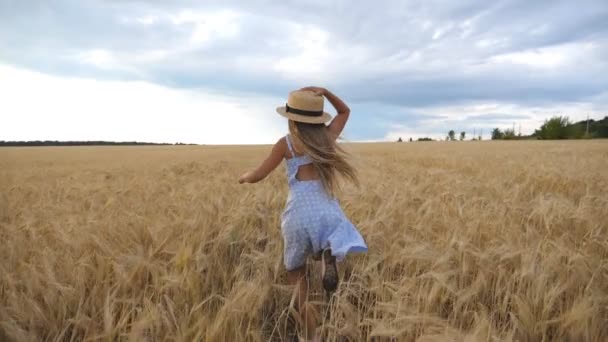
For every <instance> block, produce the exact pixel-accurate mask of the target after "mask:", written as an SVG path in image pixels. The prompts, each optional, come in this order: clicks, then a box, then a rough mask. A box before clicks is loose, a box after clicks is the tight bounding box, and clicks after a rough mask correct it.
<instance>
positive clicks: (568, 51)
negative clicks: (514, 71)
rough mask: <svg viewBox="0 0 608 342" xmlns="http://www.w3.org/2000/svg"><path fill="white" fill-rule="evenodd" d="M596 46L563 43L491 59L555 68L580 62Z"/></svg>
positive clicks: (592, 51) (496, 61) (534, 66)
mask: <svg viewBox="0 0 608 342" xmlns="http://www.w3.org/2000/svg"><path fill="white" fill-rule="evenodd" d="M596 48H597V47H596V46H594V45H593V44H591V43H587V42H580V43H572V44H563V45H558V46H551V47H547V48H539V49H530V50H526V51H519V52H512V53H505V54H501V55H496V56H493V57H491V58H490V61H491V62H494V63H498V64H516V65H525V66H529V67H533V68H541V69H554V68H558V67H564V66H568V65H575V64H577V63H580V62H581V61H582V60H585V58H586V57H588V56H590V55H593V54H594V53H595V51H594V50H595V49H596Z"/></svg>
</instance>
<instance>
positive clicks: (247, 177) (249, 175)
mask: <svg viewBox="0 0 608 342" xmlns="http://www.w3.org/2000/svg"><path fill="white" fill-rule="evenodd" d="M252 180H253V172H252V171H247V172H245V173H244V174H243V175H242V176H241V177H239V184H243V183H253V182H252Z"/></svg>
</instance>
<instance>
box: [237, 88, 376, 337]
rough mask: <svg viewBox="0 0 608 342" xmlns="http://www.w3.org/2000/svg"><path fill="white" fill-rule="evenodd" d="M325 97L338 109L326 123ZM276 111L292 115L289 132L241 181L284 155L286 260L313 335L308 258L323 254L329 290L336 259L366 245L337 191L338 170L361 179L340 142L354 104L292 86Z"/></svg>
mask: <svg viewBox="0 0 608 342" xmlns="http://www.w3.org/2000/svg"><path fill="white" fill-rule="evenodd" d="M324 97H327V99H328V100H329V102H330V103H331V104H332V105H333V106H334V108H335V109H336V111H337V112H338V115H337V116H336V117H335V118H334V119H333V121H331V123H330V124H329V125H328V126H326V125H325V123H326V122H328V121H330V120H331V115H329V114H328V113H326V112H324V111H323V102H324ZM277 112H278V113H279V114H281V115H282V116H284V117H286V118H287V119H289V134H288V135H286V136H285V137H283V138H281V139H279V141H278V142H277V143H276V144H275V145H274V147H273V148H272V152H271V153H270V155H269V156H268V158H266V160H265V161H264V162H263V163H262V164H261V165H260V166H259V167H258V168H257V169H255V170H253V171H249V172H246V173H245V174H244V175H242V176H241V177H240V178H239V183H256V182H259V181H261V180H262V179H264V178H265V177H266V176H267V175H268V174H269V173H270V172H272V171H273V170H274V169H275V168H276V167H277V166H278V165H279V164H280V163H281V161H282V160H283V159H285V162H286V164H287V180H288V183H289V196H288V198H287V204H286V206H285V211H284V212H283V215H282V216H281V232H282V233H283V239H284V256H283V257H284V260H283V261H284V264H285V268H286V269H287V281H288V282H289V284H290V285H296V289H297V291H298V296H297V300H296V305H297V309H298V310H299V312H300V315H301V317H302V318H303V319H304V322H305V324H306V326H305V327H304V335H306V336H310V335H311V334H314V330H315V323H314V318H313V316H312V314H310V313H309V310H307V308H306V304H305V300H306V298H307V296H308V283H307V281H306V279H305V278H306V258H307V257H308V256H309V255H312V256H313V258H314V259H316V260H318V259H321V261H322V262H321V268H322V279H323V288H324V289H325V291H327V293H328V294H329V293H331V292H333V291H335V289H336V288H337V286H338V270H337V267H336V260H337V261H341V260H342V259H344V257H345V256H346V254H347V253H349V252H365V251H367V246H366V244H365V241H363V238H362V237H361V235H360V234H359V232H358V231H357V229H356V228H355V226H353V224H352V223H351V222H350V221H349V220H348V219H347V218H346V216H345V215H344V213H343V212H342V209H341V208H340V205H339V204H338V201H337V200H336V199H335V197H334V196H335V194H336V192H337V190H338V187H339V186H338V182H337V179H336V177H337V175H338V174H340V175H342V176H343V177H345V178H347V179H348V180H350V181H353V182H355V183H357V175H356V172H355V169H354V168H353V167H352V166H351V165H350V164H348V162H347V161H346V159H345V153H344V151H343V150H342V149H341V148H340V147H338V146H337V145H336V139H337V138H338V136H339V135H340V133H341V132H342V130H343V129H344V126H345V125H346V121H347V120H348V116H349V114H350V109H349V108H348V106H347V105H346V104H345V103H344V102H342V100H340V99H339V98H338V97H337V96H336V95H334V94H332V93H331V92H330V91H329V90H327V89H324V88H319V87H306V88H302V89H300V90H296V91H293V92H291V93H290V94H289V97H288V100H287V104H286V105H285V106H281V107H278V108H277ZM315 338H318V337H316V335H315Z"/></svg>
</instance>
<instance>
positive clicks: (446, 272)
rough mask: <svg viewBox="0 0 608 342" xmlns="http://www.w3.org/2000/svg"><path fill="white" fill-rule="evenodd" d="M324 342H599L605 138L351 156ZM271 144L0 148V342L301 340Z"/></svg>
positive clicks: (607, 273)
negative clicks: (342, 241) (354, 249)
mask: <svg viewBox="0 0 608 342" xmlns="http://www.w3.org/2000/svg"><path fill="white" fill-rule="evenodd" d="M347 149H348V150H349V151H351V152H352V153H353V155H354V158H355V163H356V165H357V167H358V168H359V172H360V176H361V183H362V184H361V186H360V187H359V188H354V187H352V186H347V187H346V188H345V191H344V192H343V193H342V195H341V196H340V200H341V204H342V206H343V208H344V210H345V212H346V214H347V215H348V216H349V217H350V218H351V220H352V221H353V222H354V223H355V224H356V225H357V226H358V227H359V229H360V231H361V232H362V234H363V235H364V237H365V239H366V241H367V242H368V244H369V249H370V251H369V253H367V254H366V255H359V256H349V258H348V259H347V261H345V262H344V263H342V264H341V265H340V273H341V276H342V278H343V282H342V283H341V285H340V288H339V290H338V292H337V293H336V294H335V295H334V297H333V298H332V300H331V301H330V302H329V303H326V302H325V300H324V298H323V296H322V293H321V287H320V281H319V275H318V267H317V266H316V265H314V263H313V262H312V261H311V262H310V265H311V266H312V267H311V268H310V282H311V291H312V292H311V298H310V300H311V302H312V305H313V306H314V307H315V308H316V310H317V312H318V317H319V322H320V324H321V326H322V330H323V333H324V335H325V338H326V340H328V341H336V340H352V341H359V340H378V341H383V340H399V341H414V340H418V341H498V340H501V341H503V340H504V341H554V340H570V341H605V340H607V339H608V223H607V218H608V191H607V190H608V172H607V171H606V170H608V141H568V142H464V143H462V142H459V143H413V144H410V143H403V144H396V143H395V144H352V145H349V146H347ZM268 151H269V147H268V146H249V147H247V146H240V147H237V146H234V147H210V146H209V147H65V148H4V149H0V177H1V178H0V190H1V193H0V241H1V242H0V243H1V245H0V340H9V341H12V340H14V341H33V340H48V341H80V340H133V341H140V340H150V341H155V340H179V341H191V340H207V341H266V340H273V341H274V340H276V341H279V340H291V339H293V338H294V337H295V336H296V330H297V324H296V321H297V320H298V315H297V313H296V312H295V310H294V309H293V307H292V306H290V303H293V302H292V289H291V288H290V287H288V286H286V285H285V281H284V278H285V271H284V269H283V266H282V260H281V256H282V239H281V235H280V229H279V216H280V213H281V211H282V209H283V205H284V202H285V199H286V194H287V185H286V181H285V175H284V172H285V171H284V167H283V166H281V167H279V168H278V169H277V170H276V171H275V172H274V173H273V174H272V175H271V176H270V177H269V178H268V179H267V180H265V181H264V182H262V183H261V184H256V185H238V184H237V182H236V180H237V176H238V175H240V174H241V173H242V172H243V171H244V170H246V169H248V168H250V167H252V166H255V165H256V164H257V163H258V162H259V161H260V160H261V158H263V157H264V156H265V154H266V153H267V152H268Z"/></svg>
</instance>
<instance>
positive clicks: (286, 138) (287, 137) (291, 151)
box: [285, 134, 296, 158]
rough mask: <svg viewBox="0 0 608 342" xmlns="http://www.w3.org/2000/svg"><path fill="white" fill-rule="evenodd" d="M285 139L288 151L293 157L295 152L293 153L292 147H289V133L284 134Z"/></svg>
mask: <svg viewBox="0 0 608 342" xmlns="http://www.w3.org/2000/svg"><path fill="white" fill-rule="evenodd" d="M285 141H287V148H289V152H290V153H291V157H292V158H293V157H295V156H296V154H295V153H293V148H292V147H291V140H290V139H289V134H287V135H286V136H285Z"/></svg>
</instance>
